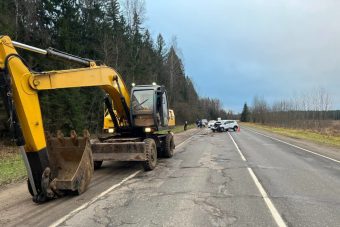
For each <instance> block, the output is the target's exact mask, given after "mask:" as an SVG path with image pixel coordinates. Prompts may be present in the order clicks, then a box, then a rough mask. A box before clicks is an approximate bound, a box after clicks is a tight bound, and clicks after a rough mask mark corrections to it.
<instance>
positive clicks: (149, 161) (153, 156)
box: [143, 138, 157, 171]
mask: <svg viewBox="0 0 340 227" xmlns="http://www.w3.org/2000/svg"><path fill="white" fill-rule="evenodd" d="M144 142H145V157H146V161H144V162H143V167H144V170H145V171H149V170H153V169H154V168H155V167H156V165H157V147H156V143H155V141H154V140H153V139H150V138H147V139H145V140H144Z"/></svg>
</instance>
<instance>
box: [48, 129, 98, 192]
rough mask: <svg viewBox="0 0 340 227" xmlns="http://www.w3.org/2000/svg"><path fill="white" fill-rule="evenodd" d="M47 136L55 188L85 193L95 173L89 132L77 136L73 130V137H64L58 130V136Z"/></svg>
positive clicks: (85, 131)
mask: <svg viewBox="0 0 340 227" xmlns="http://www.w3.org/2000/svg"><path fill="white" fill-rule="evenodd" d="M46 137H47V152H48V157H49V161H50V165H51V166H50V168H51V178H52V180H53V181H54V183H55V189H56V190H71V191H75V192H77V193H78V194H81V193H83V192H84V191H85V190H86V188H87V186H88V185H89V183H90V181H91V178H92V175H93V159H92V151H91V145H90V140H89V133H88V132H87V130H84V136H83V137H77V134H76V133H75V131H73V130H72V131H71V137H64V136H63V134H62V133H61V132H60V131H58V132H57V137H51V136H48V135H47V136H46ZM53 181H52V182H53Z"/></svg>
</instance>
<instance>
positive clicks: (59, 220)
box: [49, 132, 198, 227]
mask: <svg viewBox="0 0 340 227" xmlns="http://www.w3.org/2000/svg"><path fill="white" fill-rule="evenodd" d="M196 134H198V132H197V133H195V134H193V135H191V136H190V137H189V138H187V139H186V140H184V141H183V142H181V143H180V144H178V145H177V146H176V147H180V146H182V145H184V144H185V143H186V142H187V141H189V140H190V139H191V138H192V137H193V136H194V135H196ZM140 172H141V170H138V171H136V172H134V173H133V174H131V175H130V176H128V177H126V178H124V179H123V180H122V181H121V182H119V183H117V184H115V185H113V186H111V187H110V188H108V189H107V190H105V191H103V192H102V193H100V194H99V195H97V196H96V197H94V198H93V199H91V200H90V201H88V202H87V203H84V204H83V205H81V206H80V207H78V208H76V209H74V210H73V211H71V212H70V213H68V214H67V215H65V216H63V217H62V218H60V219H58V220H57V221H55V222H53V223H52V224H51V225H49V227H56V226H58V225H60V224H62V223H63V222H65V221H67V219H69V218H71V217H72V216H74V215H75V214H76V213H78V212H79V211H81V210H84V209H85V208H87V207H88V206H89V205H91V204H92V203H94V202H96V201H97V200H98V199H100V198H101V197H103V196H105V195H106V194H108V193H109V192H111V191H112V190H114V189H116V188H118V187H119V186H121V185H122V184H123V183H125V182H126V181H128V180H130V179H132V178H134V177H135V176H136V175H137V174H138V173H140Z"/></svg>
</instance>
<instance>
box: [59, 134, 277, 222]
mask: <svg viewBox="0 0 340 227" xmlns="http://www.w3.org/2000/svg"><path fill="white" fill-rule="evenodd" d="M246 167H247V163H245V162H243V161H242V160H241V158H240V156H239V154H238V153H237V151H236V149H235V147H234V145H233V143H232V142H231V140H230V138H229V137H228V136H227V134H226V133H223V134H220V133H211V132H210V131H209V130H203V131H202V132H200V133H199V134H197V135H195V136H194V137H193V138H192V139H191V140H190V141H189V142H187V143H186V144H185V145H184V146H181V147H180V148H177V149H176V154H175V156H174V157H173V158H172V159H163V160H161V161H160V163H159V164H158V166H157V168H156V169H155V170H154V171H151V172H144V173H141V174H139V175H138V176H137V177H135V178H133V179H131V180H129V181H128V182H127V183H126V184H124V185H123V186H122V187H120V188H119V189H118V190H114V191H112V192H110V193H109V194H107V195H106V196H104V197H102V198H101V199H100V200H98V201H96V202H95V203H93V204H91V205H90V206H88V207H87V208H86V209H84V210H82V211H80V212H79V213H78V214H76V215H75V216H73V217H72V218H70V219H68V220H67V221H66V222H64V223H63V224H62V225H61V226H227V225H235V226H275V222H274V220H273V219H272V217H271V215H270V213H269V210H268V209H267V207H266V205H265V203H264V202H263V199H262V197H261V195H260V193H259V191H258V190H257V188H256V187H255V185H254V183H253V181H252V179H251V177H250V175H249V173H248V171H247V169H246Z"/></svg>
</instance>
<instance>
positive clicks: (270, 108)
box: [240, 88, 340, 133]
mask: <svg viewBox="0 0 340 227" xmlns="http://www.w3.org/2000/svg"><path fill="white" fill-rule="evenodd" d="M331 107H332V99H331V97H330V95H329V94H328V93H327V91H326V90H325V89H323V88H316V89H313V90H312V91H310V92H307V93H303V94H301V95H296V96H295V97H292V98H287V99H282V100H280V101H277V102H274V103H273V104H271V105H270V104H269V103H268V102H267V101H266V99H265V98H264V97H259V96H255V97H254V99H253V102H252V105H251V106H248V105H247V103H245V104H244V107H243V111H242V113H241V115H240V119H241V121H243V122H254V123H260V124H265V125H271V126H276V127H287V128H297V129H311V130H314V131H321V132H323V131H325V130H332V131H333V132H334V133H340V127H339V126H340V125H339V124H338V123H336V122H334V121H336V120H340V110H332V108H331Z"/></svg>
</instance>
